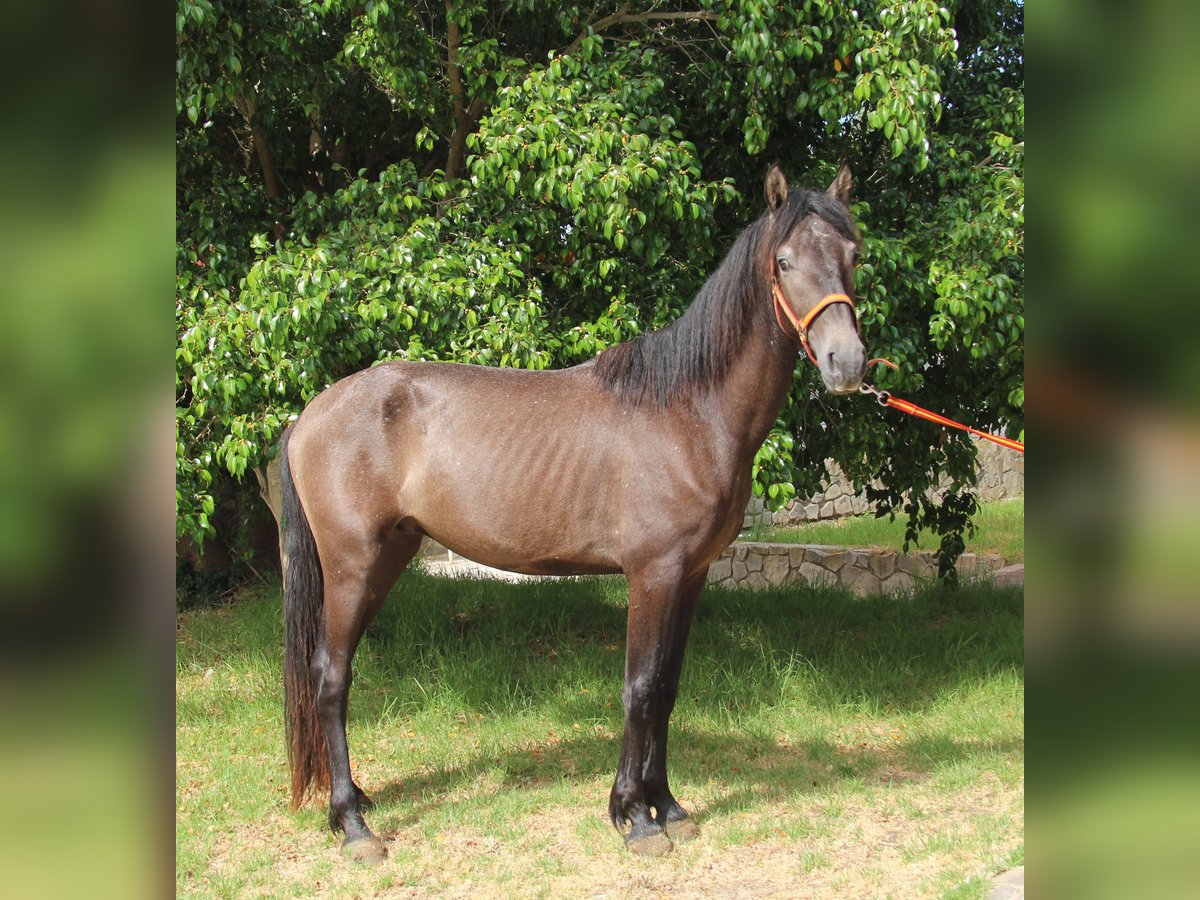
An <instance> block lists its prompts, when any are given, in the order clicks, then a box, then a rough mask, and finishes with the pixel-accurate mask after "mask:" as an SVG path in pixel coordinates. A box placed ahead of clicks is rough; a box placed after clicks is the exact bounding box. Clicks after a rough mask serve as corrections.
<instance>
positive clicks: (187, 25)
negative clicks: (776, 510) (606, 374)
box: [176, 0, 1024, 569]
mask: <svg viewBox="0 0 1200 900" xmlns="http://www.w3.org/2000/svg"><path fill="white" fill-rule="evenodd" d="M644 12H649V13H652V14H656V15H657V14H662V13H667V12H670V13H688V14H689V15H688V16H687V17H679V16H676V17H675V18H671V19H663V18H658V19H655V18H649V17H646V16H643V15H641V13H644ZM622 16H623V17H624V18H622ZM1022 20H1023V7H1022V6H1020V5H1019V4H1015V3H1012V2H1005V0H991V2H985V3H982V4H960V5H957V6H956V5H954V4H950V5H948V6H946V7H939V6H938V5H937V4H935V3H931V2H928V0H895V2H888V3H880V4H876V5H872V6H870V7H867V8H860V9H858V10H853V9H848V8H846V7H844V6H842V5H840V4H833V3H829V2H825V0H810V2H802V3H798V4H783V5H779V4H769V3H765V2H762V0H697V2H695V3H692V4H688V3H670V4H658V5H652V6H648V7H647V8H646V9H645V10H641V9H637V8H633V7H626V6H622V5H619V4H617V3H615V2H614V3H601V4H600V5H599V6H593V5H591V4H586V5H585V4H571V3H568V4H542V3H538V2H535V0H510V2H506V3H498V4H492V3H489V4H483V3H469V2H453V3H451V4H450V5H449V7H448V8H447V6H446V4H433V3H415V4H389V3H386V2H380V0H374V2H368V3H365V4H363V3H344V2H339V0H323V2H313V3H306V4H300V5H297V6H278V5H274V4H266V3H264V2H261V0H250V2H248V3H247V2H242V3H236V4H235V3H230V2H221V0H181V2H180V3H179V4H178V7H177V18H176V28H177V76H178V77H177V90H176V106H177V128H176V139H177V151H178V171H179V179H178V195H177V197H178V199H177V248H178V249H177V257H176V272H177V293H176V321H177V329H178V332H177V333H178V344H177V353H176V357H177V366H176V393H177V412H176V415H177V418H176V422H177V522H178V529H179V532H180V534H184V535H188V536H191V537H193V538H195V539H200V538H202V537H203V536H204V535H206V534H211V522H210V519H211V516H212V512H213V509H212V506H213V500H212V496H213V490H214V487H213V485H214V482H215V480H217V479H220V478H228V477H234V478H243V477H244V476H245V473H246V470H247V469H249V468H252V467H255V466H259V465H261V464H262V463H263V462H264V460H265V459H266V458H267V457H268V456H269V454H270V452H271V447H272V444H273V442H274V440H275V439H276V438H277V436H278V434H279V431H280V430H281V428H282V427H283V425H284V424H285V423H286V422H287V420H288V418H289V417H290V416H291V415H294V414H295V413H296V412H298V411H299V410H300V409H301V408H302V407H303V405H304V403H306V402H307V401H308V400H309V399H311V397H312V396H314V395H315V394H316V393H317V392H319V391H320V390H321V389H322V388H323V387H325V386H326V385H328V384H329V383H331V382H332V381H334V380H336V379H338V378H340V377H343V376H344V375H347V374H349V373H351V372H353V371H356V370H358V369H361V368H363V367H366V366H369V365H372V364H373V363H376V362H378V361H380V360H385V359H396V358H404V359H442V360H459V361H465V362H474V363H479V364H484V365H501V366H517V367H525V368H545V367H548V366H562V365H569V364H572V363H575V362H579V361H582V360H584V359H587V358H589V357H591V356H593V355H595V354H596V353H597V352H599V351H600V350H602V349H604V348H605V347H607V346H609V345H611V344H612V343H615V342H619V341H623V340H627V339H629V338H631V337H633V336H635V335H636V334H638V333H639V332H641V331H643V330H646V329H650V328H656V327H660V326H662V325H664V324H666V323H667V322H669V321H671V320H672V319H674V318H675V317H676V316H677V315H678V314H679V313H680V312H681V311H682V310H683V309H684V307H685V306H686V304H687V302H688V301H689V299H690V298H691V296H692V295H693V294H694V292H695V291H696V289H697V288H698V287H699V286H700V284H701V283H702V281H703V279H704V278H705V277H706V276H707V274H708V273H709V272H711V271H712V269H713V268H715V266H716V265H717V263H718V262H719V261H720V258H721V257H722V255H723V253H724V251H725V249H726V248H727V247H728V246H729V244H730V242H731V241H732V239H733V237H734V236H735V235H736V234H737V232H739V231H740V230H741V229H742V228H744V227H745V226H746V224H748V222H749V221H750V220H751V219H752V218H754V217H755V216H757V215H759V214H760V213H761V210H762V202H761V200H760V199H759V198H760V197H761V184H762V176H763V174H764V172H765V170H766V167H767V164H768V163H769V162H770V161H772V160H774V159H779V160H781V161H782V163H783V165H784V168H785V170H786V171H788V173H789V175H790V176H791V179H792V181H793V183H796V184H804V185H809V186H823V185H824V184H827V183H828V182H829V180H830V179H831V178H832V176H833V173H834V169H835V167H836V165H837V163H838V162H839V160H840V159H841V158H843V157H845V158H848V159H849V160H850V162H851V164H852V166H853V168H854V170H855V174H856V191H855V196H856V197H857V198H858V201H857V202H856V204H855V205H854V212H855V215H856V217H857V218H858V220H859V221H860V223H861V225H862V230H863V234H864V239H865V247H864V253H863V254H862V260H863V261H862V264H861V266H860V271H859V276H858V277H859V284H858V291H859V294H860V296H861V302H860V318H861V321H862V327H863V334H864V337H865V338H866V340H867V343H868V347H869V349H870V352H871V355H873V356H886V357H888V358H890V359H892V360H893V361H895V362H896V363H897V364H899V365H900V366H901V371H900V372H898V373H892V372H880V373H878V374H877V376H873V377H877V378H878V383H879V385H880V386H881V387H886V388H888V389H893V390H895V391H896V392H897V393H898V394H900V395H901V396H911V397H913V399H916V400H918V402H921V403H922V405H925V406H929V407H931V408H934V409H938V410H939V411H942V412H945V413H946V414H947V415H950V416H953V417H955V418H960V419H962V420H964V421H967V422H970V423H972V424H975V425H978V426H980V427H985V428H997V427H1006V428H1008V429H1009V431H1010V432H1018V431H1020V429H1021V427H1022V416H1023V404H1024V391H1023V385H1024V380H1023V333H1024V302H1023V281H1024V277H1023V275H1024V263H1023V259H1024V237H1023V234H1024V181H1023V164H1024V101H1023V92H1024V74H1023V49H1022V41H1023V36H1022V28H1023V21H1022ZM451 26H453V27H451ZM447 48H451V49H452V50H453V54H448V52H447ZM451 57H452V58H453V59H454V61H455V62H454V64H453V65H451V64H450V63H449V62H448V59H449V58H451ZM456 154H457V155H456ZM447 172H450V173H451V175H452V176H453V177H447V174H446V173H447ZM898 416H899V414H897V413H893V412H884V413H881V412H880V410H879V409H878V408H877V407H875V406H874V405H873V404H872V403H871V402H870V401H869V400H868V399H867V398H865V397H864V398H848V399H845V400H837V401H835V400H833V399H831V398H828V397H827V396H826V395H824V394H823V393H822V391H821V388H820V387H819V383H818V379H817V377H816V374H815V373H814V372H813V371H812V370H811V368H810V367H809V366H808V365H807V363H803V364H801V365H800V366H798V369H797V381H796V389H795V391H794V392H793V399H792V401H790V402H789V405H788V407H787V408H786V409H785V411H784V414H783V416H782V417H781V419H780V423H779V428H778V430H777V431H776V432H775V433H773V434H772V436H771V438H769V439H768V441H767V443H766V445H764V447H763V449H762V451H761V452H760V453H759V454H758V457H757V458H756V460H755V482H756V488H755V490H756V493H760V494H763V495H765V496H766V498H767V500H768V502H769V503H770V504H771V505H773V506H778V505H781V504H782V503H785V502H786V501H787V500H788V499H791V498H792V497H794V496H796V495H797V494H801V495H803V494H805V493H808V492H811V491H813V490H815V489H816V488H818V487H819V485H820V482H821V481H822V480H823V478H824V472H823V469H822V467H821V465H820V461H821V460H823V459H825V458H827V457H832V458H834V459H836V460H838V462H839V463H840V464H841V465H842V467H843V469H844V470H845V471H847V472H848V473H849V474H850V475H851V477H852V478H854V479H856V480H857V481H858V482H859V483H860V484H863V485H866V484H868V483H871V482H874V484H873V486H872V487H869V488H868V491H869V493H870V496H871V497H872V499H873V500H874V501H875V503H876V504H877V507H878V509H879V511H880V512H881V513H882V514H887V513H891V512H894V511H897V510H904V511H905V512H906V513H907V515H908V518H909V520H910V525H911V527H912V528H913V529H914V530H919V531H924V530H928V529H933V530H934V531H935V532H936V533H938V534H940V535H943V536H944V538H945V540H944V545H943V548H944V551H945V552H944V554H943V561H944V563H945V565H946V567H947V569H948V567H949V566H950V565H951V564H952V562H953V559H954V557H955V555H956V548H957V547H959V546H960V545H961V542H960V540H959V539H958V535H959V534H960V533H961V531H962V530H963V528H964V527H965V526H966V525H967V523H968V520H969V517H970V514H971V512H972V510H973V509H974V500H973V495H972V492H971V486H972V485H973V482H974V472H973V465H972V454H973V451H972V449H971V445H970V443H969V442H968V441H966V440H965V439H962V438H959V437H957V436H947V435H943V434H942V433H941V432H940V431H938V430H937V429H934V428H932V427H930V426H929V425H928V424H927V423H920V422H916V421H911V422H909V421H899V420H898ZM943 471H945V472H949V473H950V475H951V479H952V485H951V489H950V491H949V492H948V493H947V494H946V495H945V497H944V499H940V500H938V499H928V498H925V490H926V488H927V487H929V486H930V485H932V484H934V483H935V482H936V480H937V478H938V476H939V473H941V472H943ZM910 489H911V492H910ZM910 497H917V498H921V499H918V500H910V499H908V498H910Z"/></svg>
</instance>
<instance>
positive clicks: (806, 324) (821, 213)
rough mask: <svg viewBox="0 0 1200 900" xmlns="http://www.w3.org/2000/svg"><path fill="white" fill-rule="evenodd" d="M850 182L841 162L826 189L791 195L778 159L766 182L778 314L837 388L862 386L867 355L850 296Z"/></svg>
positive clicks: (854, 251) (854, 232)
mask: <svg viewBox="0 0 1200 900" xmlns="http://www.w3.org/2000/svg"><path fill="white" fill-rule="evenodd" d="M850 181H851V176H850V167H849V166H848V165H847V164H846V163H842V166H841V168H840V169H839V170H838V173H837V177H835V178H834V180H833V183H832V184H831V185H830V186H829V188H828V190H826V191H825V192H824V193H820V192H817V191H793V192H791V193H790V194H789V191H788V183H787V178H786V177H784V174H783V171H782V170H781V169H780V168H779V166H778V164H776V165H773V166H772V167H771V169H770V171H769V172H768V173H767V179H766V184H765V192H766V197H767V207H768V209H769V210H770V221H769V224H768V235H769V238H768V241H767V242H766V246H767V249H768V250H769V251H770V258H769V262H768V264H769V266H770V270H771V291H772V295H773V297H774V303H775V307H776V308H775V315H776V319H777V320H778V321H779V323H780V327H781V328H783V330H784V331H785V333H787V334H788V335H789V336H794V337H795V338H797V339H798V340H799V341H800V343H801V344H802V345H803V347H804V350H805V352H806V353H807V354H808V357H809V359H811V360H812V361H813V363H814V364H816V366H817V368H818V369H820V371H821V378H822V379H823V380H824V382H825V387H826V388H827V389H828V390H829V391H830V392H831V393H834V394H849V393H852V392H854V391H856V390H858V386H859V385H860V384H861V383H862V379H863V375H864V374H865V372H866V361H867V353H866V349H865V348H864V347H863V343H862V341H861V340H860V338H859V334H858V319H857V317H856V315H855V312H854V303H853V301H852V300H851V299H850V298H851V297H853V296H854V267H855V263H856V262H857V260H858V249H859V237H858V229H857V228H856V227H855V225H854V220H853V219H852V218H851V216H850V212H849V210H848V209H847V202H848V201H849V198H850ZM781 313H782V316H781ZM784 318H786V319H787V320H788V321H789V322H790V326H791V328H790V330H789V328H788V326H787V325H785V324H784V322H783V319H784Z"/></svg>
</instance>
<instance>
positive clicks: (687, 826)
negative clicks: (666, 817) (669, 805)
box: [666, 819, 700, 844]
mask: <svg viewBox="0 0 1200 900" xmlns="http://www.w3.org/2000/svg"><path fill="white" fill-rule="evenodd" d="M666 830H667V837H669V838H670V839H671V840H672V841H674V842H675V843H676V844H686V843H687V842H688V841H694V840H695V839H696V838H698V837H700V826H698V825H697V824H696V823H695V822H693V821H692V820H691V819H680V820H679V821H678V822H668V823H667V826H666Z"/></svg>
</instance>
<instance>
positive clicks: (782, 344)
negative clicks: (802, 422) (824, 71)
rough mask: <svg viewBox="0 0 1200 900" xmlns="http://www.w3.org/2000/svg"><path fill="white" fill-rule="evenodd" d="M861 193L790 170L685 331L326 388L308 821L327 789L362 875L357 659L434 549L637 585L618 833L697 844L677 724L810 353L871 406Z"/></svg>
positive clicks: (291, 520)
mask: <svg viewBox="0 0 1200 900" xmlns="http://www.w3.org/2000/svg"><path fill="white" fill-rule="evenodd" d="M850 189H851V173H850V168H849V166H848V165H847V164H846V163H844V162H843V163H842V165H841V168H840V169H839V170H838V173H837V175H836V177H835V178H834V180H833V182H832V183H831V184H830V185H829V187H828V188H827V189H826V190H825V191H812V190H789V187H788V182H787V178H786V177H785V176H784V174H783V172H782V170H781V169H780V168H779V166H778V164H775V165H774V166H772V167H771V168H770V170H769V171H768V173H767V176H766V179H765V182H764V193H765V198H766V203H767V209H766V211H765V212H764V213H763V215H762V216H761V217H760V218H759V219H758V220H757V221H756V222H754V223H752V224H751V225H750V226H749V227H747V228H746V229H745V230H744V231H743V232H742V233H741V234H740V235H739V236H738V238H737V239H736V240H735V241H734V243H733V245H732V247H731V248H730V250H729V252H728V254H727V255H726V257H725V259H724V260H723V262H722V263H721V264H720V266H719V267H718V268H717V269H716V271H715V272H714V273H713V274H711V275H710V276H709V278H708V280H707V281H706V282H705V284H704V286H703V287H702V288H701V289H700V291H699V292H698V293H697V295H696V296H695V297H694V298H693V300H692V302H691V304H690V305H689V307H688V309H687V310H686V311H685V312H684V314H683V315H682V316H680V317H679V318H678V319H677V320H675V321H674V322H673V323H671V324H670V325H669V326H667V327H665V328H663V329H662V330H659V331H651V332H648V333H646V334H643V335H641V336H639V337H638V338H636V339H634V340H632V341H630V342H627V343H623V344H618V345H615V346H612V347H609V348H608V349H606V350H604V351H603V352H602V353H600V354H599V355H598V356H597V357H595V358H594V359H591V360H589V361H587V362H584V363H582V364H581V365H577V366H573V367H571V368H565V369H559V370H548V371H528V370H516V369H496V368H488V367H482V366H471V365H462V364H454V363H442V362H409V361H391V362H385V363H381V364H379V365H377V366H374V367H372V368H369V369H366V370H364V371H361V372H358V373H356V374H353V375H350V376H348V377H346V378H344V379H342V380H340V381H338V382H336V383H335V384H333V385H332V386H330V387H328V388H327V389H325V390H324V391H323V392H322V393H321V394H319V395H318V396H317V397H315V398H314V399H313V400H312V401H311V402H310V403H309V405H308V407H307V408H306V409H305V410H304V411H303V413H302V414H301V415H300V416H299V418H298V419H297V420H296V421H295V422H294V423H292V424H291V425H290V426H289V427H288V428H287V429H286V430H285V432H284V434H283V436H282V439H281V446H280V454H281V457H282V459H281V465H280V475H281V497H282V503H283V526H282V535H281V549H282V552H283V557H284V575H283V589H284V620H285V626H286V627H285V630H286V638H285V641H286V649H285V663H284V686H285V723H286V738H287V744H288V761H289V765H290V769H291V802H292V808H293V809H295V808H298V807H299V806H300V805H301V804H302V803H303V802H304V800H305V799H306V796H307V795H308V794H309V793H310V792H313V791H324V790H328V792H329V826H330V828H331V829H332V830H333V831H334V833H335V835H336V834H337V833H338V832H342V833H343V834H344V835H345V839H344V841H343V844H342V852H343V853H344V854H345V855H346V856H348V857H349V858H352V859H358V860H368V861H378V860H380V859H382V858H383V857H384V856H385V855H386V851H385V848H384V847H383V843H382V841H381V840H380V839H379V838H378V837H377V836H376V835H375V834H374V832H372V831H371V829H370V828H369V827H368V826H367V824H366V821H365V820H364V818H363V811H364V809H368V808H369V807H370V805H371V801H370V799H369V798H368V797H367V795H366V794H365V793H364V792H363V791H362V789H361V788H360V787H359V786H358V785H357V784H356V783H355V781H354V779H353V777H352V776H351V771H350V758H349V749H348V746H347V740H346V709H347V698H348V695H349V690H350V684H351V678H352V675H351V660H352V658H353V656H354V651H355V648H356V647H357V645H358V642H359V639H360V638H361V636H362V634H363V631H364V629H365V628H366V627H367V625H368V624H369V623H370V622H371V620H372V619H373V617H374V616H375V614H376V613H377V612H378V611H379V609H380V607H381V605H382V604H383V602H384V600H385V599H386V598H387V596H388V594H389V592H390V591H391V589H392V588H393V586H394V585H395V583H396V580H397V579H398V577H399V575H400V573H401V572H402V571H403V570H404V569H405V567H406V566H407V565H408V564H409V562H410V561H411V560H412V559H413V557H414V556H415V555H416V553H417V550H418V548H419V546H420V544H421V540H422V538H423V537H425V536H429V537H430V538H432V539H434V540H436V541H438V542H439V543H441V544H442V545H444V546H445V547H447V548H448V549H450V550H452V551H453V552H455V553H457V554H460V555H462V556H465V557H467V558H469V559H472V560H475V561H477V562H480V563H483V564H485V565H488V566H492V567H495V568H499V569H505V570H508V571H511V572H519V573H524V574H531V575H595V574H621V575H624V576H625V579H626V581H627V584H628V589H629V611H628V624H627V638H626V657H625V678H624V689H623V691H622V700H623V703H624V734H623V737H622V740H621V751H620V759H619V763H618V766H617V773H616V778H615V780H614V782H613V786H612V791H611V793H610V795H609V815H610V817H611V819H612V822H613V825H614V827H615V828H616V829H617V831H618V833H620V834H623V836H624V841H625V845H626V847H627V848H628V850H629V851H631V852H633V853H636V854H641V855H647V856H658V855H661V854H663V853H666V852H669V851H670V850H671V849H673V846H674V843H676V842H681V841H686V840H690V839H692V838H694V837H696V836H697V834H698V832H699V829H698V827H697V826H696V824H695V823H694V822H693V820H691V819H690V818H689V817H688V812H687V810H686V809H684V807H683V806H682V805H680V803H679V802H678V801H677V800H676V799H675V796H674V795H673V794H672V793H671V789H670V787H669V785H668V780H667V728H668V722H669V719H670V716H671V711H672V709H673V707H674V705H675V699H676V695H677V692H678V686H679V674H680V669H681V667H682V664H683V656H684V649H685V647H686V646H687V640H688V631H689V629H690V627H691V623H692V617H693V613H694V611H695V608H696V603H697V600H698V598H699V595H700V591H701V588H702V587H703V586H704V583H705V580H706V575H707V572H708V568H709V565H710V564H711V563H712V561H713V560H714V559H716V558H717V556H718V555H720V553H721V551H722V550H724V549H725V548H726V547H727V546H728V545H729V544H730V543H731V542H732V541H733V539H734V537H735V536H736V535H737V533H738V531H739V529H740V528H741V524H742V518H743V514H744V511H745V508H746V504H747V502H748V500H749V498H750V492H751V465H752V462H753V459H754V454H755V452H756V451H757V450H758V448H759V447H760V446H761V445H762V442H763V441H764V440H765V439H766V437H767V434H768V431H769V430H770V428H771V427H772V425H773V424H774V423H775V421H776V419H777V417H778V416H779V413H780V411H781V410H782V408H783V404H784V402H785V400H786V399H787V394H788V391H789V389H790V387H791V384H792V378H793V374H794V370H795V366H796V361H797V359H798V357H799V352H800V350H801V348H803V350H804V351H805V353H806V354H807V355H808V356H809V358H810V359H812V361H813V362H814V363H815V364H816V365H817V367H818V368H819V370H820V375H821V379H822V380H823V382H824V386H825V388H826V390H827V391H829V392H830V393H832V394H834V395H843V394H849V393H852V392H855V391H856V390H857V389H858V387H859V385H860V384H861V383H862V378H863V375H864V372H865V369H866V352H865V349H864V347H863V344H862V341H861V340H860V337H859V331H858V322H857V318H856V314H855V309H854V305H853V302H852V301H851V299H850V297H851V296H853V290H854V273H855V262H856V259H857V256H858V250H859V246H860V243H861V242H860V239H859V236H858V230H857V227H856V225H855V223H854V220H853V218H852V216H851V215H850V212H849V210H848V209H847V202H848V198H849V193H850ZM581 497H586V498H587V499H588V502H587V503H586V504H584V503H580V502H579V501H580V498H581Z"/></svg>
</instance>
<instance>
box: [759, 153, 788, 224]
mask: <svg viewBox="0 0 1200 900" xmlns="http://www.w3.org/2000/svg"><path fill="white" fill-rule="evenodd" d="M763 192H764V193H765V194H766V195H767V209H769V210H771V212H775V210H777V209H779V207H781V206H783V201H784V200H786V199H787V195H788V183H787V177H786V176H785V175H784V174H783V169H781V168H779V163H773V164H772V165H771V168H770V170H768V172H767V181H766V184H764V185H763Z"/></svg>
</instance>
